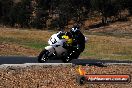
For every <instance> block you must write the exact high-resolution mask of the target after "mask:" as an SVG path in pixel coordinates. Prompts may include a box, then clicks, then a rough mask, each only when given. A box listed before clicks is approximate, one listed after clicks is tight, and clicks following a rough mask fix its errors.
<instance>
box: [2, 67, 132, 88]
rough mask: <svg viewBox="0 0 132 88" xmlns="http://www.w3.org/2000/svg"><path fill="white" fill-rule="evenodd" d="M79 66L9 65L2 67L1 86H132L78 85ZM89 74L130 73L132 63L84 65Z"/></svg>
mask: <svg viewBox="0 0 132 88" xmlns="http://www.w3.org/2000/svg"><path fill="white" fill-rule="evenodd" d="M77 68H78V66H71V65H66V66H64V65H59V66H51V65H45V66H37V65H33V66H27V67H19V66H18V67H16V66H15V67H14V66H8V67H6V68H0V88H132V82H130V83H126V84H113V83H112V84H110V83H109V84H103V83H102V84H85V85H82V86H80V85H78V84H77V82H76V77H77V75H78V74H79V73H78V72H77ZM84 68H85V69H86V71H87V74H130V75H132V69H131V68H132V65H108V66H107V67H97V66H84Z"/></svg>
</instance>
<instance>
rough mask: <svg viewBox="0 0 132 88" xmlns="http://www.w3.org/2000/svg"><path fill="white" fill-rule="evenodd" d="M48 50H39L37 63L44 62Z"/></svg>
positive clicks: (46, 58)
mask: <svg viewBox="0 0 132 88" xmlns="http://www.w3.org/2000/svg"><path fill="white" fill-rule="evenodd" d="M48 52H49V51H48V50H46V49H44V50H42V51H41V52H40V54H39V56H38V62H39V63H44V62H46V61H47V60H48Z"/></svg>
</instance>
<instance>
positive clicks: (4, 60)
mask: <svg viewBox="0 0 132 88" xmlns="http://www.w3.org/2000/svg"><path fill="white" fill-rule="evenodd" d="M49 63H50V64H56V63H58V64H62V61H61V60H48V61H47V62H46V63H42V64H43V65H44V64H49ZM69 63H70V64H75V65H86V64H89V65H97V66H101V65H102V64H132V61H118V60H98V59H74V60H72V61H71V62H69ZM3 64H39V63H38V61H37V57H25V56H0V65H3ZM63 64H66V63H63Z"/></svg>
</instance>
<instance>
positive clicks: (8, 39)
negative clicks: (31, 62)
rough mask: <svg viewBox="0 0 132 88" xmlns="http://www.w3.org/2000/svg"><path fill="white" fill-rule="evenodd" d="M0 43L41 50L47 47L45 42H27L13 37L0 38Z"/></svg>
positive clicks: (27, 40)
mask: <svg viewBox="0 0 132 88" xmlns="http://www.w3.org/2000/svg"><path fill="white" fill-rule="evenodd" d="M0 42H6V43H14V44H20V45H24V46H27V47H30V48H33V49H42V48H44V47H45V46H47V43H46V42H41V41H38V40H29V39H17V38H13V37H0Z"/></svg>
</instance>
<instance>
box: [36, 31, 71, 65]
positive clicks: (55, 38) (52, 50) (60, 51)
mask: <svg viewBox="0 0 132 88" xmlns="http://www.w3.org/2000/svg"><path fill="white" fill-rule="evenodd" d="M61 35H62V32H59V33H57V34H53V35H52V36H51V37H50V39H49V40H48V44H49V46H46V47H45V49H44V50H42V51H41V53H40V54H39V56H38V62H40V63H44V62H46V61H47V60H48V59H61V60H62V61H63V62H65V63H66V62H69V61H70V60H71V59H64V57H65V56H66V55H67V49H65V48H64V47H63V44H64V43H65V42H66V40H65V39H63V38H61Z"/></svg>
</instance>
